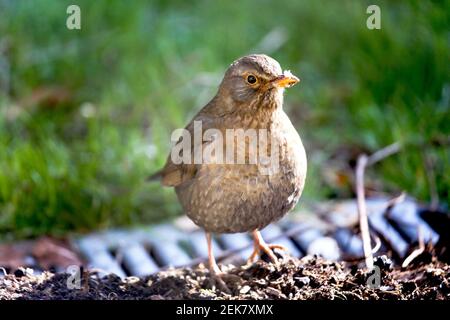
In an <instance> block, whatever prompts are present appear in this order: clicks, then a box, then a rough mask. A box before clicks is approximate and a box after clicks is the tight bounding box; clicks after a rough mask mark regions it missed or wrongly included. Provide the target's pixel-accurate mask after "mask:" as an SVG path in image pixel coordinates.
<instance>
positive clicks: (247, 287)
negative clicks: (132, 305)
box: [0, 257, 450, 300]
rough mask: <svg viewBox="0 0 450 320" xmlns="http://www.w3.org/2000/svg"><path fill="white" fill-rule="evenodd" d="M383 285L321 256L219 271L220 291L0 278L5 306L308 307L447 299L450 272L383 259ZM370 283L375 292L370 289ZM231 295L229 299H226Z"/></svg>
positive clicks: (25, 273) (184, 271)
mask: <svg viewBox="0 0 450 320" xmlns="http://www.w3.org/2000/svg"><path fill="white" fill-rule="evenodd" d="M376 265H377V266H378V267H379V269H378V270H379V271H380V277H379V279H380V281H379V283H377V282H376V280H374V279H375V278H373V277H372V278H371V276H373V275H374V273H373V271H372V272H369V271H365V270H364V269H358V268H356V267H355V266H353V267H349V266H348V265H345V264H343V263H336V262H328V261H325V260H323V259H321V258H318V257H305V258H303V259H300V260H299V259H294V258H290V257H284V258H283V261H282V262H281V263H280V265H279V266H278V267H276V266H275V265H273V264H271V263H267V262H264V261H258V262H256V263H254V264H252V265H250V266H241V267H234V266H231V265H229V266H222V269H223V270H224V271H225V273H226V276H223V277H222V279H223V280H224V282H225V283H226V286H227V288H223V287H221V286H220V285H218V284H219V283H220V282H219V281H217V280H216V281H214V280H212V279H211V277H210V276H209V272H208V270H207V269H206V268H205V267H204V266H203V265H199V266H197V267H194V268H181V269H169V270H167V271H163V272H159V273H157V274H154V275H151V276H148V277H144V278H137V277H128V278H125V279H121V278H119V277H117V276H116V275H113V274H110V275H107V276H104V275H101V274H100V273H98V272H94V271H82V274H83V275H84V276H83V278H82V280H81V282H80V284H81V286H79V287H78V288H72V289H69V288H68V286H67V283H68V282H69V283H72V284H73V283H74V279H73V276H71V275H70V274H66V273H58V274H53V273H50V272H44V273H42V274H40V275H33V274H32V273H31V271H30V270H29V269H18V270H16V272H14V274H8V275H5V276H4V277H1V278H0V299H25V300H35V299H52V300H53V299H57V300H60V299H101V300H116V299H306V300H329V299H339V300H404V299H407V300H415V299H426V300H447V299H449V298H450V265H448V264H445V263H443V262H439V261H436V260H435V259H432V261H428V262H427V263H421V264H420V265H411V266H410V267H409V268H407V269H401V268H400V267H393V266H392V263H391V262H390V260H389V259H388V258H386V257H381V258H378V259H377V261H376ZM368 284H372V285H374V286H376V285H377V284H378V286H376V287H373V286H370V285H368ZM226 291H228V292H226Z"/></svg>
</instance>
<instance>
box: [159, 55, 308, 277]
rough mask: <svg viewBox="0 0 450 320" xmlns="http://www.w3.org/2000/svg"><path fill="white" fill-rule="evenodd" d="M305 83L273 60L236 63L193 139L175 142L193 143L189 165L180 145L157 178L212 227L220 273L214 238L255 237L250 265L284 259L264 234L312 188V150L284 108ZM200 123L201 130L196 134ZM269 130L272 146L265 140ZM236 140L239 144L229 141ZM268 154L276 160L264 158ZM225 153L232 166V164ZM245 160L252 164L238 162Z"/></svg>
mask: <svg viewBox="0 0 450 320" xmlns="http://www.w3.org/2000/svg"><path fill="white" fill-rule="evenodd" d="M297 82H299V79H298V78H297V77H295V76H293V75H292V74H291V73H290V72H289V71H284V72H283V71H282V69H281V67H280V64H279V63H278V62H277V61H276V60H274V59H273V58H271V57H268V56H267V55H263V54H254V55H248V56H245V57H242V58H240V59H238V60H236V61H234V62H233V63H232V64H231V65H230V67H229V68H228V70H227V71H226V73H225V76H224V78H223V80H222V82H221V84H220V87H219V90H218V92H217V94H216V96H215V97H214V98H213V99H212V100H211V101H210V102H209V103H208V104H207V105H206V106H205V107H204V108H203V109H201V110H200V112H198V114H197V115H196V116H195V117H194V119H193V120H192V121H191V122H190V123H189V124H188V125H187V127H186V128H185V130H186V131H185V132H187V133H189V134H190V137H189V139H188V140H187V141H182V140H186V139H187V138H186V137H185V136H184V135H183V136H182V137H181V138H180V140H178V143H177V144H176V145H175V146H177V145H178V146H180V143H181V142H187V150H186V149H182V150H181V151H180V152H178V151H177V152H175V154H176V155H178V156H180V157H184V158H183V159H184V160H186V159H187V161H182V162H181V163H180V161H178V160H176V159H174V148H175V146H174V147H173V148H172V152H171V155H169V158H168V160H167V163H166V165H165V167H164V168H163V169H162V170H161V171H160V172H158V173H156V174H155V175H153V176H152V178H160V179H161V182H162V184H163V185H164V186H172V187H175V191H176V193H177V196H178V199H179V201H180V202H181V205H182V207H183V209H184V211H185V213H186V214H187V215H188V217H190V218H191V219H192V220H193V221H194V222H195V223H196V224H197V225H199V226H200V227H202V228H203V229H205V231H206V239H207V242H208V257H209V268H210V271H211V273H212V274H213V275H218V274H219V275H220V274H221V270H220V269H219V267H218V266H217V264H216V261H215V258H214V256H213V253H212V247H211V233H236V232H252V234H253V238H254V251H253V254H252V255H251V257H250V259H249V260H250V261H253V260H254V258H255V257H256V256H257V255H260V254H261V253H262V252H264V253H266V254H267V255H268V256H269V258H270V259H271V260H272V261H273V262H277V258H276V256H275V254H274V253H273V251H272V250H273V249H275V248H280V249H284V248H283V247H281V246H279V245H271V244H267V243H266V242H265V241H264V240H263V238H262V237H261V234H260V232H259V230H261V229H262V228H264V227H266V226H267V225H268V224H270V223H272V222H274V221H276V220H278V219H280V218H281V217H283V216H284V215H285V214H286V213H287V212H288V211H290V210H291V209H292V208H293V207H294V206H295V205H296V203H297V202H298V200H299V198H300V195H301V193H302V190H303V186H304V183H305V177H306V154H305V150H304V148H303V144H302V141H301V139H300V137H299V135H298V133H297V131H296V130H295V128H294V126H293V125H292V123H291V121H290V120H289V118H288V116H287V115H286V113H285V112H284V111H283V109H282V107H283V93H284V89H285V88H287V87H291V86H292V85H294V84H296V83H297ZM198 124H201V129H200V130H199V129H198V128H197V129H196V126H197V127H198ZM230 129H231V130H230ZM254 131H256V132H257V133H258V135H257V138H260V139H259V140H258V141H257V143H256V147H255V144H253V140H252V138H254V136H252V135H251V133H252V132H254ZM208 132H209V134H208ZM228 132H231V134H229V133H228ZM243 132H244V135H242V133H243ZM263 133H264V134H266V136H267V139H266V140H265V141H266V143H262V142H261V141H263V139H262V138H261V137H262V135H263ZM196 134H197V136H196ZM199 134H200V137H198V135H199ZM240 134H241V135H240ZM229 136H231V139H225V137H226V138H228V137H229ZM230 146H231V147H230ZM252 146H253V148H252ZM177 150H179V149H177ZM183 150H184V152H183ZM199 150H203V157H198V154H199ZM206 150H209V151H206ZM211 150H214V152H213V151H211ZM229 150H231V152H230V151H229ZM205 152H206V153H208V152H210V153H209V158H208V159H209V161H204V158H205ZM221 153H222V154H223V156H222V157H221V156H220V154H221ZM260 154H264V155H265V156H266V157H265V158H264V157H260V158H264V159H266V160H267V159H269V160H270V161H269V162H268V161H265V162H264V161H258V160H261V159H259V158H258V156H259V155H260ZM225 155H226V156H229V157H230V159H231V160H232V161H228V158H227V160H224V159H225V158H226V157H225ZM240 156H241V158H240V159H241V160H242V159H244V160H245V161H244V162H242V161H241V162H238V161H236V159H237V158H239V157H240ZM196 157H197V161H196V160H195V158H196ZM198 159H200V160H203V161H198ZM255 159H256V161H255ZM252 160H253V161H252Z"/></svg>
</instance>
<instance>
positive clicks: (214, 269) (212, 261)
mask: <svg viewBox="0 0 450 320" xmlns="http://www.w3.org/2000/svg"><path fill="white" fill-rule="evenodd" d="M206 242H207V243H208V267H209V272H211V274H215V275H220V274H222V271H221V270H220V268H219V266H218V265H217V262H216V258H214V253H213V249H212V243H211V233H209V232H206Z"/></svg>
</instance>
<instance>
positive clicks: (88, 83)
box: [0, 0, 450, 237]
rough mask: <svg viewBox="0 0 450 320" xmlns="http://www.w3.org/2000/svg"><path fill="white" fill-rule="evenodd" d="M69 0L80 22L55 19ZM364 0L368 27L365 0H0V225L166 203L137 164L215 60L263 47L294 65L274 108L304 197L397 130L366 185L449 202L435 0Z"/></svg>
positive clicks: (123, 220)
mask: <svg viewBox="0 0 450 320" xmlns="http://www.w3.org/2000/svg"><path fill="white" fill-rule="evenodd" d="M72 3H77V4H79V6H80V7H81V11H82V30H80V31H69V30H67V29H66V28H65V19H66V16H67V15H66V13H65V10H66V7H67V6H68V5H69V4H72ZM376 3H377V4H379V5H380V7H381V15H382V29H381V30H368V29H367V28H366V18H367V14H366V13H365V10H366V7H367V6H368V5H369V4H372V3H371V2H369V1H361V2H355V1H277V2H273V1H240V2H235V1H214V2H213V1H190V2H189V3H188V2H187V1H167V2H166V1H152V2H151V3H147V2H144V1H126V2H123V1H50V0H49V1H45V0H37V1H7V0H0V235H1V236H2V237H30V236H35V235H39V234H44V233H51V234H64V233H66V232H68V231H87V230H92V229H96V228H99V227H110V226H117V225H129V224H137V223H147V222H152V221H159V220H161V219H164V218H169V217H172V216H174V215H177V214H180V213H181V211H180V207H179V206H178V204H177V202H176V201H175V196H174V193H173V191H171V190H169V189H163V188H161V187H159V186H158V185H156V184H148V183H146V182H145V181H144V180H145V177H146V176H147V175H148V174H150V173H152V172H154V171H155V170H157V169H158V168H159V167H161V166H162V165H163V163H164V160H165V158H166V155H167V152H168V148H169V138H170V133H171V131H172V130H173V129H175V128H179V127H182V126H184V124H185V123H186V121H188V120H189V119H190V117H192V116H193V115H194V114H195V112H196V111H198V109H199V108H201V107H202V106H203V105H204V104H205V103H206V102H207V101H208V100H209V99H210V98H211V97H212V96H213V95H214V93H215V90H216V88H217V86H218V83H219V81H220V77H221V75H222V74H223V72H224V70H225V69H226V67H227V65H228V64H229V63H230V62H231V61H233V60H234V59H235V58H237V57H239V56H242V55H244V54H246V53H250V52H255V51H258V52H259V51H261V50H262V49H264V50H263V51H264V52H265V53H268V54H270V55H272V56H273V57H275V58H276V59H277V60H279V61H280V62H281V64H282V65H283V66H284V67H285V68H287V69H291V70H292V71H293V72H294V73H295V74H298V75H299V76H300V78H301V79H302V82H301V84H300V85H299V86H297V87H295V88H293V89H291V90H289V91H288V93H287V97H286V110H287V111H288V113H289V114H290V115H291V118H292V119H293V122H294V124H295V125H296V126H297V128H298V130H299V131H300V133H301V135H302V137H303V140H304V143H305V146H306V148H307V152H308V154H309V176H308V180H307V186H306V189H305V194H304V198H305V199H307V200H308V199H311V200H314V199H323V198H328V197H336V196H337V197H348V196H351V195H352V189H351V184H350V183H349V181H351V179H352V176H351V172H352V167H351V166H352V164H353V162H354V160H355V155H356V154H357V153H358V152H373V151H375V150H377V149H379V148H382V147H383V146H385V145H387V144H390V143H392V142H395V141H400V142H402V143H403V145H404V148H403V149H402V151H401V152H400V153H399V154H397V155H395V156H392V157H391V158H389V159H386V160H384V161H383V162H382V163H380V164H378V165H376V166H375V167H374V168H373V169H371V171H370V172H369V177H370V180H369V185H370V186H371V187H374V188H377V189H378V190H382V191H385V192H397V191H399V190H405V191H407V192H408V193H409V194H411V195H412V196H414V197H417V198H418V199H420V200H422V201H424V202H430V201H431V198H432V197H433V195H434V194H437V195H438V196H439V199H440V202H441V203H442V204H444V205H445V204H447V205H448V203H449V199H450V196H449V193H448V190H449V188H450V178H449V174H448V173H449V172H450V170H449V169H450V168H449V163H450V161H449V160H450V156H449V155H450V153H449V145H448V143H449V141H448V137H449V134H450V125H449V122H450V107H449V99H450V79H449V78H450V77H449V75H450V72H449V71H450V70H449V61H450V60H449V58H450V54H449V52H450V50H449V49H450V48H449V46H450V44H449V38H448V31H449V30H450V25H449V21H450V2H449V1H419V0H417V1H396V2H390V1H376ZM268 34H272V35H275V37H274V38H275V39H278V40H280V41H281V42H280V43H281V45H279V46H278V45H276V43H275V42H276V41H275V42H274V41H272V42H271V41H269V45H266V47H265V48H264V45H262V43H264V41H263V39H264V38H265V37H266V36H267V35H268ZM277 34H278V36H277ZM280 34H281V35H282V36H280ZM283 36H284V37H285V38H286V41H282V40H283ZM266 43H267V41H266ZM262 47H263V48H262ZM44 91H46V92H47V94H46V98H45V97H44V98H42V97H41V98H39V97H38V95H39V92H40V93H41V94H42V92H44ZM48 92H49V93H48ZM58 99H59V100H58ZM55 100H56V102H55ZM153 144H155V146H154V147H153V146H152V145H153ZM337 177H339V178H337ZM434 189H436V190H434Z"/></svg>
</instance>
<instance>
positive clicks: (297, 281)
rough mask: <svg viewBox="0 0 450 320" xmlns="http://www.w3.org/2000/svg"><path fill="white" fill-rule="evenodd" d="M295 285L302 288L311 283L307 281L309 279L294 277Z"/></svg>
mask: <svg viewBox="0 0 450 320" xmlns="http://www.w3.org/2000/svg"><path fill="white" fill-rule="evenodd" d="M294 279H295V284H296V285H297V286H298V287H299V288H302V287H304V286H307V285H309V282H310V281H311V280H310V279H309V277H295V278H294Z"/></svg>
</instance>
